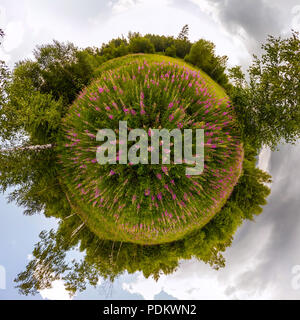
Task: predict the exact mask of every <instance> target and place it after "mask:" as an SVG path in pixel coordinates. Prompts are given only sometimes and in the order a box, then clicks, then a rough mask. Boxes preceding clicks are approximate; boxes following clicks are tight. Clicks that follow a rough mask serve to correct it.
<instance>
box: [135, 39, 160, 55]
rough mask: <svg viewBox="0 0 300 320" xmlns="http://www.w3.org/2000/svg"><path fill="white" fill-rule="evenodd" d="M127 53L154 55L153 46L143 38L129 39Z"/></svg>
mask: <svg viewBox="0 0 300 320" xmlns="http://www.w3.org/2000/svg"><path fill="white" fill-rule="evenodd" d="M129 51H130V52H132V53H154V51H155V50H154V45H153V44H152V43H151V41H150V40H149V39H147V38H144V37H134V38H131V39H130V42H129Z"/></svg>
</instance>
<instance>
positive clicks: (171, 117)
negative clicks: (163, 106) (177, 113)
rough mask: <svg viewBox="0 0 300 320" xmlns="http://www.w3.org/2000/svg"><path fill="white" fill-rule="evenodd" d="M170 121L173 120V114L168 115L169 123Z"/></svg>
mask: <svg viewBox="0 0 300 320" xmlns="http://www.w3.org/2000/svg"><path fill="white" fill-rule="evenodd" d="M172 120H174V115H173V114H170V115H169V121H170V122H171V121H172Z"/></svg>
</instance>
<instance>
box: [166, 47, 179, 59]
mask: <svg viewBox="0 0 300 320" xmlns="http://www.w3.org/2000/svg"><path fill="white" fill-rule="evenodd" d="M165 55H166V56H169V57H176V48H175V46H174V45H172V46H171V47H168V48H167V49H166V52H165Z"/></svg>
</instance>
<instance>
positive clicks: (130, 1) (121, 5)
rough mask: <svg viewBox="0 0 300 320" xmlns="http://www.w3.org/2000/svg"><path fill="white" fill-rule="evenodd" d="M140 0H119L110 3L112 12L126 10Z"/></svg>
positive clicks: (140, 0)
mask: <svg viewBox="0 0 300 320" xmlns="http://www.w3.org/2000/svg"><path fill="white" fill-rule="evenodd" d="M141 2H142V0H137V1H135V0H119V1H117V2H116V3H114V4H112V11H113V13H122V12H124V11H127V10H129V9H131V8H133V7H135V6H137V5H139V4H140V3H141Z"/></svg>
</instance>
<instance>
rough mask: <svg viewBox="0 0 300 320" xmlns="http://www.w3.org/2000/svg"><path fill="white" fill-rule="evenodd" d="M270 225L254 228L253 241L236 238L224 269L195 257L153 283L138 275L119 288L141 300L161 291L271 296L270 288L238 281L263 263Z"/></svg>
mask: <svg viewBox="0 0 300 320" xmlns="http://www.w3.org/2000/svg"><path fill="white" fill-rule="evenodd" d="M271 235H272V228H271V227H266V228H265V229H264V230H258V231H257V234H256V240H255V243H257V242H259V243H260V245H259V246H257V245H256V244H254V243H249V242H248V241H249V239H248V238H247V239H244V240H246V241H243V239H240V241H239V243H238V244H237V245H236V246H235V248H230V251H231V253H230V255H229V254H227V255H228V256H229V257H230V259H228V261H227V264H228V266H227V268H225V269H222V270H219V271H216V270H213V269H212V268H211V267H209V266H208V265H205V264H204V263H203V262H199V261H197V260H195V259H193V260H190V261H182V263H181V265H180V267H179V268H178V269H177V270H176V271H175V272H174V273H172V274H170V275H162V276H161V277H160V278H159V280H158V281H157V282H156V281H155V280H154V279H153V278H151V277H150V278H148V279H146V278H144V277H143V276H142V274H139V275H138V277H137V278H136V279H135V280H133V281H131V282H127V283H126V282H125V283H123V285H122V286H123V289H124V290H127V291H128V292H129V293H131V294H134V293H135V294H140V295H142V296H143V297H144V298H145V299H150V300H151V299H154V297H155V295H157V294H158V293H160V292H161V291H162V290H163V291H164V292H166V293H167V294H169V295H171V296H173V297H175V298H178V299H181V300H186V299H192V300H193V299H218V300H224V299H268V298H271V297H272V289H273V287H272V286H271V285H270V286H267V287H266V288H264V289H261V290H260V283H259V282H257V281H255V279H253V282H252V283H251V282H247V283H242V282H243V281H242V280H241V279H243V278H244V277H245V276H246V275H247V274H249V273H252V272H254V273H255V270H256V269H257V268H259V267H260V265H261V264H262V262H263V256H262V254H263V250H264V249H265V248H266V247H267V246H268V245H269V240H270V237H271Z"/></svg>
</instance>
